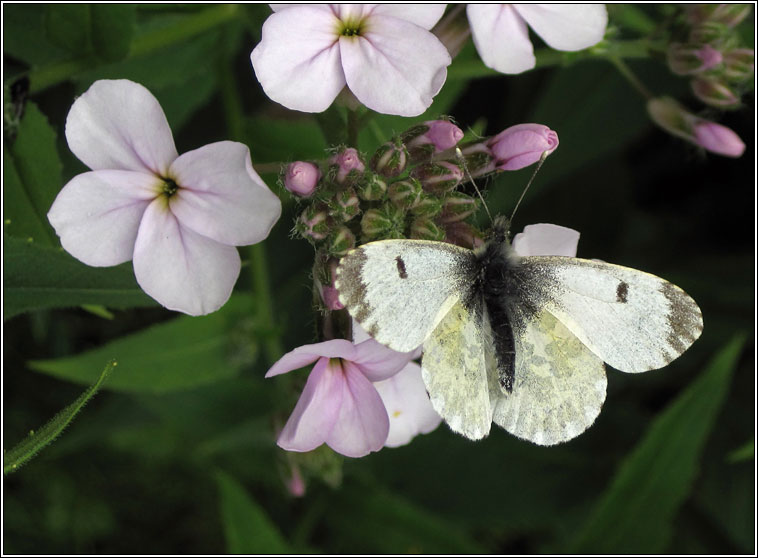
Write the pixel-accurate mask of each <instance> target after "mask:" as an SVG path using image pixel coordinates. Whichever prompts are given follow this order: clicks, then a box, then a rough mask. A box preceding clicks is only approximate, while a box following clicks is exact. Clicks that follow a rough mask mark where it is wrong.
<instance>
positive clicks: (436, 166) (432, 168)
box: [411, 161, 463, 196]
mask: <svg viewBox="0 0 758 558" xmlns="http://www.w3.org/2000/svg"><path fill="white" fill-rule="evenodd" d="M411 175H412V176H413V178H416V179H418V181H419V182H421V186H422V188H423V189H424V190H425V191H427V192H430V193H432V194H435V195H438V196H439V195H443V194H445V193H447V192H451V191H453V190H454V189H455V187H456V186H458V184H460V183H461V181H462V180H463V171H462V170H461V168H460V167H459V166H458V165H457V164H455V163H452V162H450V161H438V162H434V163H424V164H423V165H419V166H418V167H416V168H415V169H413V171H412V172H411Z"/></svg>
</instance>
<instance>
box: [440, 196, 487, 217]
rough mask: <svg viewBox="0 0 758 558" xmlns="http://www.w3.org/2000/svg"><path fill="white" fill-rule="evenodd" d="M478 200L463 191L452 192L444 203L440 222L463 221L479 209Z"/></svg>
mask: <svg viewBox="0 0 758 558" xmlns="http://www.w3.org/2000/svg"><path fill="white" fill-rule="evenodd" d="M477 207H478V200H477V199H476V198H472V197H471V196H469V195H467V194H464V193H463V192H451V193H450V194H449V195H448V196H446V197H445V199H444V202H443V204H442V213H441V214H440V222H441V223H442V224H448V223H455V222H456V221H463V220H465V219H467V218H468V217H469V216H471V215H473V214H474V212H475V211H476V210H477Z"/></svg>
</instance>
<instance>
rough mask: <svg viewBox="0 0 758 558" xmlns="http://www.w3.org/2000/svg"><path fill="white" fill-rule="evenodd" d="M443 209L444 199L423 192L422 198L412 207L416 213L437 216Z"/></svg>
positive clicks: (412, 211) (412, 210)
mask: <svg viewBox="0 0 758 558" xmlns="http://www.w3.org/2000/svg"><path fill="white" fill-rule="evenodd" d="M441 211H442V200H441V199H440V198H438V197H436V196H430V195H428V194H424V193H422V194H421V199H419V200H418V202H417V203H416V205H414V206H413V207H412V208H411V213H413V214H414V215H419V216H425V217H436V216H437V215H439V214H440V212H441Z"/></svg>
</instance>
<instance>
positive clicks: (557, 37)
mask: <svg viewBox="0 0 758 558" xmlns="http://www.w3.org/2000/svg"><path fill="white" fill-rule="evenodd" d="M514 8H515V9H516V11H518V13H519V14H520V15H521V17H523V18H524V19H525V20H526V22H527V23H528V24H529V26H530V27H531V28H532V29H534V31H535V32H536V33H537V34H538V35H539V36H540V37H542V40H543V41H545V42H546V43H547V44H548V45H549V46H551V47H553V48H554V49H557V50H582V49H583V48H587V47H591V46H592V45H596V44H597V43H599V42H600V41H602V40H603V35H605V27H606V25H608V12H607V11H606V9H605V5H604V4H570V5H569V4H564V5H559V4H517V5H515V6H514Z"/></svg>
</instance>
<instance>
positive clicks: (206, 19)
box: [29, 4, 239, 94]
mask: <svg viewBox="0 0 758 558" xmlns="http://www.w3.org/2000/svg"><path fill="white" fill-rule="evenodd" d="M238 11H239V8H238V6H237V5H235V4H223V5H220V6H214V7H212V8H208V9H205V10H201V11H199V12H197V13H195V14H192V15H188V16H186V17H183V18H181V19H179V20H177V21H176V22H174V23H172V24H170V25H166V26H165V27H161V28H160V29H155V30H152V31H148V32H146V33H143V34H142V35H139V36H136V37H135V38H134V40H133V41H132V45H131V49H130V51H129V55H128V56H127V60H129V59H133V58H139V57H142V56H146V55H148V54H152V53H153V52H155V51H157V50H160V49H162V48H165V47H167V46H170V45H172V44H174V43H178V42H180V41H184V40H186V39H189V38H191V37H194V36H195V35H199V34H200V33H203V32H205V31H208V30H209V29H212V28H214V27H216V26H219V25H223V24H225V23H227V22H229V21H232V20H233V19H234V18H235V17H238V15H239V14H238ZM101 63H102V62H100V61H99V60H97V59H96V58H94V57H92V56H86V57H82V58H76V59H74V60H65V61H63V62H57V63H54V64H51V65H49V66H43V67H41V68H33V69H32V70H31V71H30V72H29V82H30V84H29V87H30V92H31V93H32V94H34V93H39V92H40V91H43V90H44V89H47V88H48V87H52V86H53V85H57V84H59V83H61V82H64V81H68V80H70V79H71V78H72V77H74V76H75V75H76V74H78V73H80V72H82V71H85V70H91V69H93V68H95V67H97V66H98V65H100V64H101Z"/></svg>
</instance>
